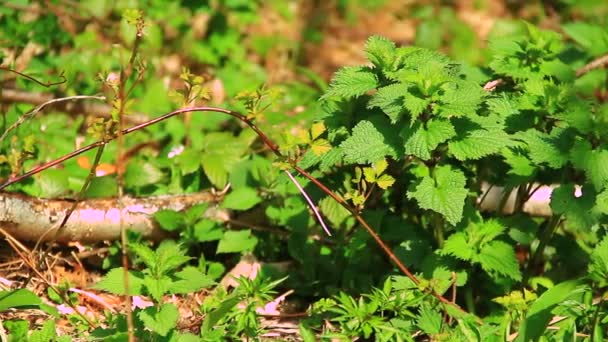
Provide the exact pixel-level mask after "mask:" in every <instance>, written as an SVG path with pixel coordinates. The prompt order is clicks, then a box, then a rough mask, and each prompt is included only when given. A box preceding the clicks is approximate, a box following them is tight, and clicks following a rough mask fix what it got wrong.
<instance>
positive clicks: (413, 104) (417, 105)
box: [404, 92, 431, 122]
mask: <svg viewBox="0 0 608 342" xmlns="http://www.w3.org/2000/svg"><path fill="white" fill-rule="evenodd" d="M404 101H405V104H404V106H405V108H406V109H407V110H408V111H409V112H410V114H411V115H412V122H415V121H416V119H417V118H418V117H419V116H420V114H422V113H423V112H424V110H425V109H427V108H428V107H429V105H430V104H431V98H430V97H419V96H417V95H414V94H412V93H410V92H408V93H406V94H405V96H404Z"/></svg>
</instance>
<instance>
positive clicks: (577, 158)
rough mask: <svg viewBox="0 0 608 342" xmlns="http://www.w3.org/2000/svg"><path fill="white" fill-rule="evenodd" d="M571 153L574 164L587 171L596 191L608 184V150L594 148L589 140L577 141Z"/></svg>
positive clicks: (586, 173)
mask: <svg viewBox="0 0 608 342" xmlns="http://www.w3.org/2000/svg"><path fill="white" fill-rule="evenodd" d="M570 154H571V156H572V157H571V158H572V163H573V164H574V166H575V167H576V168H578V169H581V170H583V171H585V175H586V176H587V178H588V179H589V180H590V181H591V183H592V184H593V186H594V187H595V189H596V191H601V190H603V189H604V188H606V186H608V150H605V149H599V148H598V149H596V150H593V149H592V147H591V144H590V143H589V142H587V141H576V142H575V143H574V147H573V148H572V151H571V152H570Z"/></svg>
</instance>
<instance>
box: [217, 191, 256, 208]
mask: <svg viewBox="0 0 608 342" xmlns="http://www.w3.org/2000/svg"><path fill="white" fill-rule="evenodd" d="M261 201H262V199H261V198H260V196H258V193H257V191H256V190H255V189H252V188H239V189H236V190H234V191H232V192H230V193H229V194H228V195H226V197H225V198H224V201H223V202H222V208H226V209H234V210H248V209H251V208H253V207H254V206H255V205H256V204H258V203H260V202H261Z"/></svg>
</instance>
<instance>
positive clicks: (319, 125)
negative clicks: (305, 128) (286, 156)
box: [310, 121, 325, 140]
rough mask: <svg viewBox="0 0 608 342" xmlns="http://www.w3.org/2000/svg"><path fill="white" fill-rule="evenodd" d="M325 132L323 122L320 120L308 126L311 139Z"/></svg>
mask: <svg viewBox="0 0 608 342" xmlns="http://www.w3.org/2000/svg"><path fill="white" fill-rule="evenodd" d="M324 132H325V124H324V123H323V122H322V121H319V122H315V123H313V124H312V126H311V127H310V138H311V139H312V140H315V139H317V138H318V137H319V136H321V134H323V133H324Z"/></svg>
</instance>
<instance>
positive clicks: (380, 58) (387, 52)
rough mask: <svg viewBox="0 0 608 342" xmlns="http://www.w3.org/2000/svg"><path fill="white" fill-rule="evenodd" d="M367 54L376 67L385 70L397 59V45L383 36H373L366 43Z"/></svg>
mask: <svg viewBox="0 0 608 342" xmlns="http://www.w3.org/2000/svg"><path fill="white" fill-rule="evenodd" d="M365 53H366V55H367V59H369V61H370V62H372V63H373V64H374V66H376V67H377V68H380V69H383V68H386V67H387V66H390V65H391V64H392V62H393V60H394V58H395V43H393V42H392V41H390V40H388V39H386V38H384V37H381V36H371V37H369V39H368V40H367V42H366V43H365Z"/></svg>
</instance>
